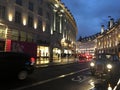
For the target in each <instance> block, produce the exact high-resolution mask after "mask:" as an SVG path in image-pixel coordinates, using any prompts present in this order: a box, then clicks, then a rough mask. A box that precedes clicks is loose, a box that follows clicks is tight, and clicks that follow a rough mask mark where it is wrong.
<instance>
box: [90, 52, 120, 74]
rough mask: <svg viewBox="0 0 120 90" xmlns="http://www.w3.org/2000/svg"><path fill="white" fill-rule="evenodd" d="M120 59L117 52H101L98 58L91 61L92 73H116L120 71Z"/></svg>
mask: <svg viewBox="0 0 120 90" xmlns="http://www.w3.org/2000/svg"><path fill="white" fill-rule="evenodd" d="M119 68H120V61H119V57H118V55H116V54H109V53H101V54H97V55H96V58H95V59H94V60H92V61H91V63H90V71H91V73H92V75H95V74H100V75H103V74H107V75H113V74H114V75H115V74H116V73H119Z"/></svg>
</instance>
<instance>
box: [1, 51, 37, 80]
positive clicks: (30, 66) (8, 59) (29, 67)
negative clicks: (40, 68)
mask: <svg viewBox="0 0 120 90" xmlns="http://www.w3.org/2000/svg"><path fill="white" fill-rule="evenodd" d="M34 63H35V59H34V58H33V57H31V56H29V55H28V54H25V53H20V52H0V77H1V78H2V77H6V78H11V77H12V76H14V77H16V78H17V79H19V80H24V79H26V78H27V77H28V75H29V74H31V73H33V71H34Z"/></svg>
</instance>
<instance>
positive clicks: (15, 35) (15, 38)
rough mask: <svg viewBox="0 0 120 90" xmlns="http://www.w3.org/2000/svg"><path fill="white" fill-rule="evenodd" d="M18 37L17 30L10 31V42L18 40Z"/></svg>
mask: <svg viewBox="0 0 120 90" xmlns="http://www.w3.org/2000/svg"><path fill="white" fill-rule="evenodd" d="M18 37H19V32H18V30H12V31H11V39H12V40H18Z"/></svg>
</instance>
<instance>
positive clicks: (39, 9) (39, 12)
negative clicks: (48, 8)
mask: <svg viewBox="0 0 120 90" xmlns="http://www.w3.org/2000/svg"><path fill="white" fill-rule="evenodd" d="M38 14H39V15H41V16H42V8H41V7H39V8H38Z"/></svg>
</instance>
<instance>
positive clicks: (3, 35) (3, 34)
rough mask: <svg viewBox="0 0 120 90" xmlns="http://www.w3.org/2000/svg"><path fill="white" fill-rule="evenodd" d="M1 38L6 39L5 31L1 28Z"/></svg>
mask: <svg viewBox="0 0 120 90" xmlns="http://www.w3.org/2000/svg"><path fill="white" fill-rule="evenodd" d="M0 38H5V29H4V28H1V27H0Z"/></svg>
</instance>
